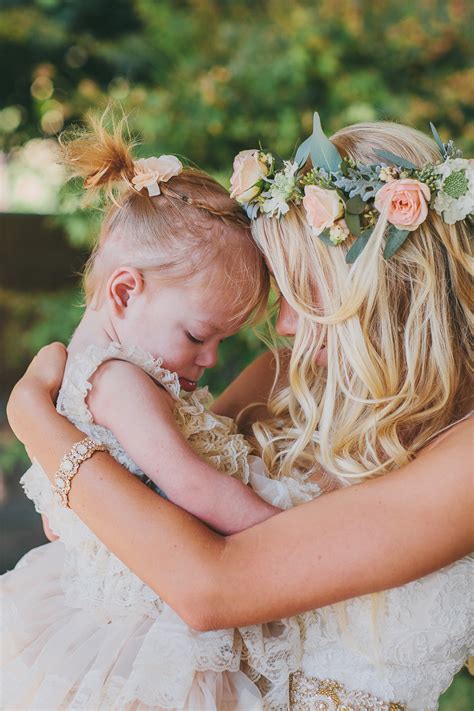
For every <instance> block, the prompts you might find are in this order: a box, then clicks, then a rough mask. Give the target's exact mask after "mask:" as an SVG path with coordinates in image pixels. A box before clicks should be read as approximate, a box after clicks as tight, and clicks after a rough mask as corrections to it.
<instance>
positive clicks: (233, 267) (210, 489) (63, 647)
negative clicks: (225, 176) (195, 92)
mask: <svg viewBox="0 0 474 711" xmlns="http://www.w3.org/2000/svg"><path fill="white" fill-rule="evenodd" d="M62 151H63V160H64V163H65V164H66V165H67V166H68V167H69V168H70V170H71V172H72V174H73V175H74V176H81V177H82V178H84V179H85V183H84V185H85V187H86V188H87V189H88V190H89V191H98V190H102V191H103V192H104V193H105V195H106V196H108V198H110V199H111V205H110V207H109V209H108V211H107V213H106V215H105V219H104V223H103V227H102V231H101V235H100V239H99V241H98V244H97V246H96V248H95V250H94V252H93V254H92V257H91V259H90V261H89V264H88V268H87V271H86V277H85V291H86V303H87V307H86V310H85V313H84V316H83V319H82V321H81V323H80V325H79V326H78V328H77V330H76V332H75V333H74V336H73V338H72V340H71V342H70V345H69V349H68V352H69V355H68V364H67V367H66V373H65V377H64V381H63V385H62V388H61V391H60V394H59V398H58V405H57V407H58V410H59V411H60V412H61V413H62V414H64V415H65V416H66V417H67V418H68V419H69V420H71V421H72V422H73V423H74V424H75V425H77V426H78V427H79V428H80V429H81V430H82V431H83V432H84V433H85V434H86V435H88V436H90V437H91V438H93V439H94V440H95V441H97V442H100V443H102V444H103V445H105V447H106V448H107V450H108V451H109V452H110V453H111V454H112V455H113V456H114V457H115V458H116V459H117V460H118V461H119V462H121V463H122V464H123V465H125V466H126V467H127V468H128V469H129V470H130V471H131V472H133V473H134V474H136V475H138V476H142V477H143V476H145V475H146V477H147V478H149V479H150V480H151V482H152V483H153V485H154V486H155V487H156V488H157V490H158V492H160V491H161V492H164V494H165V495H166V496H167V497H168V498H169V499H171V500H172V501H173V502H175V503H177V504H178V505H180V506H181V507H183V508H185V509H186V510H187V511H189V512H190V513H192V514H194V515H195V516H198V517H199V518H200V519H202V520H203V521H205V522H206V523H207V524H208V525H209V526H211V527H212V528H215V529H217V530H219V531H221V532H224V533H233V532H236V531H240V530H242V529H244V528H247V527H249V526H252V525H254V524H256V523H258V522H260V521H263V520H264V519H266V518H268V517H269V516H271V515H273V514H274V513H276V512H278V511H279V509H278V508H276V507H275V506H273V505H272V504H271V503H267V502H266V501H264V500H263V499H261V498H259V496H258V495H257V494H256V493H255V492H254V491H252V489H251V488H249V487H248V486H246V484H247V483H248V482H249V477H250V476H251V475H252V469H253V474H254V478H253V480H254V481H255V482H257V483H258V481H259V480H260V481H264V476H263V475H262V473H261V472H262V466H261V462H260V460H258V459H257V458H256V457H249V452H250V447H249V445H248V444H247V443H246V441H245V440H244V438H243V436H242V435H239V434H237V432H236V428H235V426H234V423H233V422H232V421H231V420H229V419H228V418H225V417H220V416H217V415H214V414H213V413H211V412H210V411H209V409H208V405H209V397H208V394H207V391H206V390H199V389H197V383H198V381H199V379H200V377H201V376H202V374H203V372H204V371H205V369H206V368H211V367H212V366H213V365H215V363H216V358H217V350H218V346H219V343H220V341H221V340H222V339H223V338H226V337H228V336H230V335H231V334H233V333H235V332H236V331H237V330H238V329H239V328H240V327H241V326H242V324H243V323H244V322H246V321H247V320H248V319H249V317H251V315H252V314H255V313H257V314H258V313H259V312H260V311H261V310H262V309H263V308H264V306H265V303H266V299H267V293H268V276H267V272H266V269H265V265H264V263H263V260H262V257H261V256H260V254H259V252H258V251H257V249H256V247H255V245H254V244H253V242H252V240H251V238H250V234H249V230H248V226H247V220H246V218H245V216H244V214H243V213H242V211H241V209H240V207H239V206H238V205H237V203H235V202H234V201H233V200H231V199H230V197H229V195H228V193H227V192H226V191H225V190H224V189H223V188H222V187H221V186H220V185H219V184H218V183H216V182H215V181H214V180H213V179H212V178H210V177H209V176H208V175H206V174H204V173H202V172H200V171H197V170H194V169H188V168H183V166H182V164H181V163H180V161H179V160H178V159H177V158H175V157H174V156H161V157H159V158H148V159H142V160H138V161H134V160H133V159H132V155H131V150H130V146H129V145H127V143H126V142H125V141H124V139H123V137H122V128H121V126H118V127H116V128H115V129H114V130H113V131H112V132H109V131H108V130H106V128H105V127H104V125H103V123H101V122H97V121H93V122H92V127H91V128H90V129H89V130H87V131H85V132H83V133H82V134H79V135H76V137H75V138H74V139H72V140H71V141H69V142H66V143H65V144H64V145H63V146H62ZM78 475H79V476H80V472H79V474H78ZM22 483H23V486H24V488H25V491H26V493H27V495H28V496H29V497H30V498H31V499H32V500H33V501H34V502H35V505H36V508H37V510H38V511H39V512H40V513H41V514H43V515H44V516H45V517H47V521H48V522H49V526H50V528H51V531H52V532H53V534H55V535H56V536H58V537H59V540H57V541H55V542H53V543H49V544H47V545H45V546H42V547H40V548H38V549H35V550H33V551H31V552H30V553H29V554H27V555H26V556H25V557H24V558H23V559H22V560H21V561H20V563H19V564H18V566H17V567H16V569H15V570H14V571H12V572H10V573H7V574H6V575H5V576H4V585H3V588H4V602H3V613H4V619H5V632H4V662H5V669H4V677H5V678H4V683H3V689H4V699H5V701H6V704H7V707H8V708H9V709H66V708H67V709H87V710H88V711H89V710H91V709H101V710H103V709H120V710H121V711H123V710H125V709H127V710H130V711H131V710H132V709H133V711H144V710H145V709H162V708H166V709H195V710H197V709H206V710H212V709H215V710H216V711H217V710H219V711H222V710H223V709H229V711H230V710H231V709H232V711H236V710H238V709H241V710H242V711H244V710H245V711H250V710H251V709H260V708H263V707H265V708H275V709H276V708H279V709H280V708H286V702H287V699H286V700H285V698H283V696H284V692H283V691H282V690H283V689H285V688H287V679H288V673H289V671H291V670H292V669H295V668H297V658H298V650H299V628H298V626H297V623H296V621H295V620H283V621H281V622H279V623H277V624H275V625H263V626H253V627H248V628H245V629H242V630H233V629H228V630H220V631H216V632H206V633H200V632H196V631H194V630H192V629H190V628H189V627H188V626H187V625H186V623H185V622H183V621H182V620H181V619H180V618H179V617H178V616H177V615H176V614H175V613H174V612H173V610H172V609H171V608H170V607H169V606H168V605H166V604H165V603H164V602H163V601H162V600H161V599H159V598H158V596H157V595H156V593H154V592H153V590H151V589H150V588H148V587H147V586H146V585H145V583H143V582H142V581H141V580H139V579H138V578H137V577H136V576H135V575H134V574H133V573H132V572H131V571H130V570H128V569H127V568H126V567H125V566H124V565H123V564H122V563H121V562H120V561H119V560H118V559H117V558H116V557H115V556H114V555H113V554H112V553H110V552H109V551H108V549H107V548H106V547H105V546H104V545H103V544H102V543H101V542H100V541H99V540H98V539H97V538H96V537H95V535H94V534H93V533H92V532H91V531H90V530H89V529H87V527H86V526H85V525H84V524H83V523H82V522H81V521H80V520H79V518H78V517H77V516H76V515H75V514H74V513H73V511H72V510H71V509H69V508H67V506H66V507H65V506H63V505H62V504H61V503H60V501H58V500H57V497H55V495H54V493H53V490H52V488H51V485H50V483H49V481H48V479H47V477H46V475H45V474H44V472H43V471H42V470H41V468H40V467H39V466H38V465H37V464H35V463H33V465H32V467H31V468H30V469H29V470H28V471H27V472H26V474H25V475H24V477H23V479H22ZM267 483H268V482H267ZM267 483H266V484H265V488H266V489H268V487H267ZM71 486H72V488H73V487H74V481H72V484H71ZM308 486H311V485H308ZM314 486H315V485H313V487H314ZM316 488H317V487H316ZM59 493H60V492H59ZM315 493H317V492H315V491H312V492H311V494H312V495H314V494H315ZM265 496H266V498H267V499H269V500H272V497H273V500H274V501H278V502H279V505H281V506H286V505H289V503H288V502H286V503H285V492H283V493H282V489H281V482H275V489H274V495H273V494H271V493H270V494H268V493H266V494H265ZM287 498H288V496H287ZM290 503H291V502H290ZM123 525H124V526H126V525H127V522H126V520H124V522H123ZM130 535H133V531H131V532H130ZM137 545H140V542H139V541H137ZM156 564H157V565H159V561H157V562H156ZM190 584H192V582H191V581H190ZM241 667H242V668H244V667H245V671H246V674H244V673H243V671H242V670H241ZM280 692H281V693H280Z"/></svg>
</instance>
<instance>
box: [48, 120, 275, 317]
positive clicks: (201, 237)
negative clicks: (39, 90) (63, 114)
mask: <svg viewBox="0 0 474 711" xmlns="http://www.w3.org/2000/svg"><path fill="white" fill-rule="evenodd" d="M133 146H134V142H133V141H132V140H131V139H130V138H129V137H128V130H127V125H126V119H125V118H122V119H121V120H118V121H117V120H115V119H114V118H113V116H112V115H111V113H110V111H107V112H105V113H104V114H103V115H102V117H100V118H98V117H95V116H92V115H91V116H89V117H88V119H87V124H86V127H85V128H82V129H75V130H73V131H72V132H69V133H67V134H63V136H62V137H61V141H60V160H61V162H62V163H63V164H64V165H65V166H66V168H67V169H68V171H69V174H70V177H71V178H76V177H80V178H82V179H83V180H84V188H85V190H86V194H85V200H84V201H85V202H86V203H87V202H90V201H91V198H92V199H93V197H94V195H96V194H97V193H101V194H102V196H103V198H104V199H105V203H106V212H105V216H104V220H103V223H102V227H101V230H100V234H99V238H98V240H97V242H96V244H95V247H94V249H93V251H92V254H91V256H90V258H89V260H88V263H87V265H86V269H85V273H84V291H85V297H86V303H87V305H89V306H90V307H91V308H97V306H98V305H99V304H100V303H101V296H102V294H103V287H104V286H105V283H106V282H107V279H108V277H109V276H110V274H112V272H113V271H114V269H116V268H117V267H119V266H121V265H124V266H125V265H127V266H129V267H134V268H136V269H138V270H139V271H140V272H141V273H142V274H143V276H144V277H145V276H146V274H147V273H154V274H157V275H159V277H160V279H168V280H178V279H187V280H189V279H191V278H192V277H193V276H195V275H196V274H197V273H198V272H200V271H203V270H204V269H206V268H208V267H209V266H210V265H211V264H212V263H213V262H215V260H218V259H220V260H222V267H223V268H222V279H223V280H227V281H228V288H229V305H230V306H231V305H232V304H233V303H236V304H238V303H245V307H244V309H243V310H242V308H241V309H240V311H239V312H238V313H235V316H234V318H235V319H236V320H241V319H242V318H245V317H248V316H250V315H252V316H253V318H254V319H256V318H258V317H259V316H260V315H261V314H262V312H263V311H264V309H265V306H266V303H267V297H268V289H269V278H268V272H267V269H266V266H265V263H264V260H263V257H262V255H261V253H260V251H259V250H258V248H257V246H256V245H255V243H254V242H253V240H252V238H251V235H250V229H249V222H248V219H247V217H246V216H245V214H244V212H243V211H242V208H241V207H240V206H239V205H238V203H237V202H236V201H235V200H233V199H231V198H230V196H229V193H228V192H227V190H225V188H223V187H222V185H220V184H219V183H218V182H217V181H216V180H214V179H213V178H212V177H211V176H209V175H207V174H206V173H204V172H203V171H201V170H197V169H195V168H190V167H185V168H183V169H182V171H181V172H180V173H179V174H178V175H175V176H174V177H171V178H170V179H169V180H168V181H166V182H160V183H159V190H160V194H158V195H155V196H153V197H150V195H149V194H148V192H147V190H146V189H143V190H138V189H136V188H135V186H134V185H133V183H132V181H133V179H134V177H135V176H136V174H137V171H136V167H135V161H134V158H133V155H132V149H133Z"/></svg>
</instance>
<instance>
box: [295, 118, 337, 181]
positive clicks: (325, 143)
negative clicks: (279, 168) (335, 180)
mask: <svg viewBox="0 0 474 711" xmlns="http://www.w3.org/2000/svg"><path fill="white" fill-rule="evenodd" d="M308 156H311V161H312V163H313V166H314V167H315V168H322V169H323V170H326V171H327V172H328V173H336V172H337V171H338V170H339V169H340V167H341V162H342V158H341V156H340V155H339V151H338V150H337V148H336V146H334V145H333V144H332V143H331V141H330V140H329V138H327V137H326V136H325V135H324V132H323V129H322V127H321V119H320V118H319V114H318V112H317V111H315V113H314V116H313V133H312V134H311V136H310V137H309V138H307V139H306V140H305V141H303V143H302V144H301V145H300V146H299V148H298V150H297V151H296V155H295V160H296V162H297V163H298V165H299V166H300V167H301V166H302V165H303V164H304V163H305V161H306V160H307V158H308Z"/></svg>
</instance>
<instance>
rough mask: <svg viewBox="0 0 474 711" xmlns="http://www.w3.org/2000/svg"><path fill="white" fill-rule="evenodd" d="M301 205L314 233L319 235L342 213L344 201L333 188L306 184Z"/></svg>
mask: <svg viewBox="0 0 474 711" xmlns="http://www.w3.org/2000/svg"><path fill="white" fill-rule="evenodd" d="M303 207H304V209H305V210H306V219H307V220H308V224H309V226H310V227H311V229H312V231H313V234H314V235H316V236H317V235H320V234H321V232H324V230H325V229H327V228H328V227H332V225H333V224H334V223H335V222H336V220H338V219H339V218H340V217H342V216H343V214H344V203H343V202H342V200H341V198H340V197H339V195H338V194H337V192H336V191H335V190H326V189H325V188H320V187H319V186H318V185H306V187H305V189H304V198H303Z"/></svg>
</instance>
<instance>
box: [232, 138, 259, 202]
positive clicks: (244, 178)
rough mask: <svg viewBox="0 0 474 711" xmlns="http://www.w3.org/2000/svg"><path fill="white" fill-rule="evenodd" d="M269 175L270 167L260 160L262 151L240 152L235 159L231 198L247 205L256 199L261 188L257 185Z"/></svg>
mask: <svg viewBox="0 0 474 711" xmlns="http://www.w3.org/2000/svg"><path fill="white" fill-rule="evenodd" d="M266 175H268V166H267V164H266V163H265V161H264V160H261V158H260V151H258V150H256V149H254V148H253V149H250V150H247V151H240V153H238V154H237V155H236V156H235V158H234V172H233V173H232V177H231V179H230V187H231V193H230V196H231V198H235V200H237V202H240V203H247V202H250V200H252V199H253V198H254V197H256V196H257V195H258V194H259V192H260V191H261V188H260V187H259V186H258V185H256V183H257V182H258V181H259V180H261V179H262V178H264V177H265V176H266Z"/></svg>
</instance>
